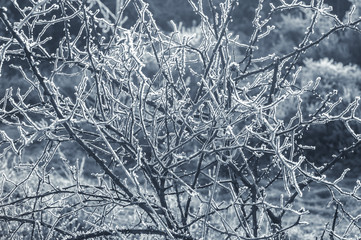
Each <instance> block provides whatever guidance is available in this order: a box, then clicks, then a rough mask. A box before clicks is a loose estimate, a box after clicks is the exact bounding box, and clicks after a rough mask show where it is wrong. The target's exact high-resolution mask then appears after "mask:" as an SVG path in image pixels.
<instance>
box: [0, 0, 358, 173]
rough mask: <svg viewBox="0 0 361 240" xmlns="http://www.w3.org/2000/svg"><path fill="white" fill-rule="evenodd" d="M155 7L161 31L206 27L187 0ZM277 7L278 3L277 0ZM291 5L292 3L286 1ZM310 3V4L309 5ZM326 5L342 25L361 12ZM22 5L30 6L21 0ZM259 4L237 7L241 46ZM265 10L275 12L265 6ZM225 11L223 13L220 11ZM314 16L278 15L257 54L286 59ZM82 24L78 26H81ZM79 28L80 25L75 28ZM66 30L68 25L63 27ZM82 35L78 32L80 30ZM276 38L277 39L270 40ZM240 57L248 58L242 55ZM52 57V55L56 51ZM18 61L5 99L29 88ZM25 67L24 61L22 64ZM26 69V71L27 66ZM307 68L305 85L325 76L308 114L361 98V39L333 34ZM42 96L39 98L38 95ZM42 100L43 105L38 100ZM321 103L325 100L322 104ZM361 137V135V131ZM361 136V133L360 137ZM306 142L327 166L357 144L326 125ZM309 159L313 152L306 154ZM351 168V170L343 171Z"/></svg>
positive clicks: (2, 85)
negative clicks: (329, 97) (330, 99)
mask: <svg viewBox="0 0 361 240" xmlns="http://www.w3.org/2000/svg"><path fill="white" fill-rule="evenodd" d="M145 1H146V2H148V3H149V8H150V10H151V11H152V13H153V15H154V19H155V20H156V22H157V24H158V27H159V28H160V29H161V30H163V31H166V32H171V31H173V27H172V24H171V23H170V21H173V22H174V23H175V24H176V25H177V26H182V28H183V30H184V31H187V32H188V33H189V34H192V33H196V31H197V29H198V30H199V28H198V26H199V24H200V21H201V19H200V17H199V16H198V15H197V14H196V13H195V12H194V11H193V10H192V7H191V6H190V4H189V3H188V1H186V0H145ZM102 2H103V3H104V4H105V5H106V6H108V7H109V9H111V10H114V11H116V7H117V6H116V5H115V2H116V1H113V0H103V1H102ZM213 2H214V3H215V5H218V3H219V0H213ZM272 2H274V4H275V5H277V2H278V0H273V1H272ZM286 2H289V1H286ZM305 2H306V3H309V2H310V0H306V1H305ZM324 2H325V4H327V5H329V6H332V8H333V10H332V12H333V13H335V14H336V15H337V16H338V18H339V19H340V20H342V21H343V20H345V21H347V18H348V16H349V15H348V14H349V11H350V9H351V6H352V5H353V4H354V5H356V6H357V11H361V10H360V9H361V1H360V0H325V1H324ZM19 4H26V1H19ZM257 4H258V1H255V0H242V1H240V4H239V5H238V6H237V7H236V10H235V13H234V15H233V21H232V22H231V24H230V25H229V29H230V30H231V31H232V32H233V33H234V35H239V38H240V39H241V42H244V43H248V42H249V39H250V36H251V34H252V29H253V28H252V19H253V17H254V14H255V9H256V7H257ZM2 5H3V6H7V7H8V8H9V12H11V14H9V17H10V18H11V19H10V20H11V22H16V21H17V19H20V18H21V16H20V15H19V14H18V12H17V10H16V9H14V8H12V7H11V5H12V4H11V2H10V1H9V2H5V1H3V2H2ZM264 7H265V8H267V7H269V6H268V4H265V6H264ZM203 8H204V11H205V12H206V13H208V16H211V13H210V11H211V10H210V7H209V4H208V0H203ZM216 11H218V12H219V11H220V9H218V8H217V9H216ZM310 14H311V13H310V12H307V11H306V10H301V9H297V10H295V11H285V12H284V13H281V14H278V15H276V16H275V17H274V18H273V19H272V21H273V24H274V25H275V27H276V28H275V30H274V31H273V32H272V33H271V37H268V38H267V40H266V41H265V42H262V41H260V42H259V43H258V44H259V45H262V46H263V47H262V48H260V50H259V51H258V52H257V53H255V54H256V56H266V55H267V54H272V53H276V54H277V55H283V54H287V53H289V52H291V51H292V50H293V47H294V46H297V45H298V44H299V43H300V42H301V41H302V38H303V36H304V33H305V31H306V28H307V26H308V25H309V21H310ZM354 15H355V16H360V15H361V13H360V12H358V13H355V14H354ZM124 16H126V18H127V20H126V21H125V22H124V23H123V27H125V28H129V27H131V26H132V25H133V24H134V21H135V20H136V19H137V13H136V10H135V9H134V7H132V6H130V7H128V8H126V10H125V12H124ZM333 21H334V20H333V19H332V18H320V19H319V22H318V23H317V25H316V28H315V34H314V36H315V38H316V37H317V36H319V35H320V34H322V33H325V32H327V31H328V30H329V29H330V28H331V26H332V25H333ZM75 24H76V23H75ZM78 24H81V23H80V22H79V23H78ZM72 26H74V23H72ZM59 27H62V26H59ZM55 29H57V28H56V27H53V28H51V29H49V31H54V32H51V33H49V35H51V36H52V37H53V39H52V40H51V41H48V42H47V43H46V45H45V46H46V48H47V49H56V48H57V47H56V46H58V44H59V41H60V40H61V39H62V38H63V37H64V32H63V31H56V32H55ZM75 31H77V30H75ZM0 35H1V36H7V35H8V34H7V33H6V32H5V29H0ZM270 39H271V40H270ZM239 51H240V52H239V53H236V54H239V55H240V56H242V55H244V53H243V52H241V50H239ZM50 52H51V51H50ZM13 61H21V60H19V59H17V60H10V61H9V62H7V63H5V66H4V71H3V76H2V78H3V79H7V80H6V81H4V80H1V81H0V94H1V95H2V96H3V95H4V94H5V91H6V90H5V89H7V88H9V87H10V86H12V88H13V89H14V90H15V91H16V89H17V88H24V80H23V79H21V78H20V75H19V73H18V72H17V71H15V70H14V69H11V68H9V65H10V64H11V63H14V62H13ZM16 63H17V64H22V63H21V62H20V63H19V62H16ZM23 66H26V64H25V62H24V63H23ZM298 66H302V67H303V70H302V71H301V73H300V75H299V76H298V81H299V82H300V84H307V83H308V81H310V80H315V79H316V78H317V77H321V81H320V85H319V88H318V95H315V94H309V95H307V96H305V99H304V106H303V107H304V108H305V109H306V111H308V112H313V111H314V109H316V108H317V107H318V106H317V104H319V103H317V102H316V100H317V98H320V97H324V96H326V94H328V93H329V92H330V91H333V90H334V89H335V90H337V91H338V95H337V96H334V97H335V98H339V97H342V99H343V104H344V106H345V105H346V104H348V103H350V102H352V101H353V100H354V98H355V97H356V96H360V95H361V94H360V91H361V68H360V67H361V37H360V34H357V33H356V32H353V31H351V30H349V31H339V32H337V33H336V34H333V35H332V36H330V37H329V38H328V39H326V40H324V41H322V43H321V44H320V45H319V46H318V47H317V48H313V49H311V51H309V52H307V54H305V56H304V57H303V58H300V59H299V61H298V62H297V67H298ZM147 68H148V69H145V71H146V72H148V73H149V74H151V73H154V72H156V71H157V65H156V64H149V65H148V66H147ZM25 85H26V84H25ZM66 85H67V83H66V81H65V80H64V83H63V86H64V87H63V91H64V92H65V93H67V91H68V90H67V87H66ZM22 91H25V90H22ZM72 92H73V89H71V90H69V94H70V93H72ZM34 97H36V96H34ZM35 101H37V100H35ZM318 102H319V101H318ZM280 111H282V113H281V114H283V115H284V116H285V117H287V116H291V115H292V113H293V112H294V111H295V106H294V107H292V106H284V108H283V109H280ZM360 132H361V131H360ZM358 133H359V132H358ZM303 141H304V143H307V144H309V145H315V146H316V151H310V153H309V154H312V159H313V160H315V161H317V162H319V163H322V162H323V161H326V159H327V158H328V157H330V156H331V155H332V154H336V153H337V152H334V151H333V150H334V149H339V148H340V147H346V146H347V145H349V144H350V141H352V138H351V136H348V135H347V131H346V130H345V128H344V126H343V124H342V123H340V122H336V123H330V124H326V125H325V126H322V127H321V126H320V127H317V128H315V127H314V128H310V129H308V131H307V133H306V137H304V140H303ZM306 154H307V153H306ZM356 157H357V153H355V156H354V157H351V158H350V159H349V160H347V161H346V162H344V163H343V164H345V165H346V167H348V166H349V167H355V166H358V167H360V166H361V164H360V163H359V162H360V161H356ZM342 167H345V166H342Z"/></svg>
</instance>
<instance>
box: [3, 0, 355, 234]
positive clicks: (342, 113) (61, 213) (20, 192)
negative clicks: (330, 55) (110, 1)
mask: <svg viewBox="0 0 361 240" xmlns="http://www.w3.org/2000/svg"><path fill="white" fill-rule="evenodd" d="M205 3H207V4H205ZM247 3H250V2H249V1H247ZM253 3H254V2H253ZM256 3H257V7H256V9H254V14H253V16H254V18H252V19H248V18H246V19H245V20H249V22H248V23H247V24H245V25H244V26H252V27H251V29H248V31H245V32H244V33H243V36H242V37H241V38H239V37H237V36H236V34H237V33H234V32H231V31H230V30H229V29H230V27H229V25H230V24H231V22H232V20H233V17H235V18H236V17H237V16H234V15H235V14H236V12H235V11H236V9H237V7H238V5H239V4H242V1H238V0H224V1H220V0H217V1H215V0H207V1H192V0H188V1H187V4H189V8H191V9H192V12H189V13H188V12H187V14H190V15H192V17H195V18H198V19H200V22H199V25H197V27H195V26H194V28H193V29H191V30H189V29H182V28H181V27H180V26H179V24H178V23H175V24H173V25H172V23H170V26H172V27H173V28H172V29H171V30H170V32H169V31H167V32H165V31H163V30H161V28H159V27H158V24H157V21H156V20H155V19H154V17H153V14H152V11H151V9H154V8H153V6H151V4H152V1H149V2H148V3H147V2H145V1H143V0H117V1H115V2H114V4H115V6H116V8H115V9H116V10H115V11H114V9H109V8H108V5H106V4H104V3H103V2H102V1H100V0H87V1H85V0H72V1H56V0H54V1H52V0H49V1H27V2H25V1H16V0H13V1H11V4H10V5H11V6H12V7H9V9H5V8H3V7H1V8H0V20H1V26H2V29H5V33H4V34H3V36H1V37H0V56H1V58H0V64H1V69H0V71H1V73H4V72H7V71H9V70H8V68H7V66H8V65H9V66H10V65H11V67H12V69H15V70H16V71H17V72H18V73H19V76H20V77H19V81H23V82H24V83H27V85H25V84H24V85H21V84H18V87H19V91H18V90H15V89H14V88H13V89H12V90H11V88H9V90H6V94H4V95H2V96H1V100H0V120H1V125H0V137H1V142H0V159H1V161H2V163H3V164H2V166H6V167H4V168H3V169H1V171H2V172H1V173H2V175H1V179H0V182H1V191H0V206H1V210H2V211H1V213H0V228H1V229H0V230H1V234H2V236H3V237H5V238H19V239H21V238H25V237H29V238H32V239H91V238H95V239H97V238H98V239H120V238H124V239H139V238H156V237H157V238H159V237H160V238H163V239H217V238H219V239H287V238H288V237H287V234H288V232H289V231H290V230H292V229H296V230H299V231H302V230H303V228H304V227H305V226H304V219H307V217H309V216H308V215H311V217H310V218H309V219H310V221H311V222H312V221H315V219H317V218H316V217H314V216H313V214H314V212H312V211H307V210H309V209H304V208H302V206H300V202H301V203H302V201H300V198H302V197H303V196H304V195H307V194H313V192H311V191H312V189H313V187H314V186H317V187H318V188H317V189H320V188H321V189H322V190H324V191H327V192H328V193H329V194H328V195H327V197H328V203H329V204H328V206H330V208H329V209H326V208H325V209H326V210H325V211H327V210H328V213H330V212H331V214H329V215H330V216H331V217H330V218H331V219H330V220H329V221H330V223H331V224H326V222H325V223H324V227H323V232H322V231H320V232H315V236H317V237H318V236H320V237H321V238H322V237H323V236H324V234H325V232H326V233H327V234H328V235H329V236H330V237H331V238H343V239H345V238H353V237H355V236H356V235H360V226H359V218H360V215H358V213H357V211H355V210H354V209H353V208H350V205H351V204H352V203H355V202H358V201H359V200H360V194H359V188H360V186H361V184H360V182H359V181H357V182H356V184H355V187H354V189H353V190H350V189H348V188H343V187H342V184H343V179H344V178H345V175H346V173H347V171H348V170H347V169H346V170H345V171H342V172H339V173H337V174H336V175H332V174H331V173H332V172H331V173H330V170H331V168H332V167H334V166H335V165H336V164H337V163H341V164H342V163H344V159H345V158H347V157H348V155H349V154H350V153H351V152H352V151H355V150H357V149H358V148H359V145H361V137H360V135H359V134H358V132H357V129H358V127H359V125H360V124H361V119H360V116H359V111H358V104H359V97H358V96H356V93H354V92H353V91H354V90H352V91H349V90H347V89H344V88H343V87H342V86H339V85H337V84H336V83H332V81H335V80H336V79H337V78H338V75H337V74H341V75H342V76H345V79H346V80H347V81H349V83H348V84H349V85H352V84H356V82H357V81H356V78H357V71H359V70H358V69H357V68H356V67H354V66H342V65H340V64H337V63H334V62H332V61H330V60H321V61H319V62H317V61H316V62H311V61H312V60H307V61H305V64H306V68H312V67H313V65H317V64H319V66H318V67H319V68H318V69H317V71H318V70H319V69H323V68H324V69H328V70H327V71H331V70H332V71H336V72H332V73H330V75H327V76H328V78H329V82H323V80H322V79H321V81H322V82H319V81H318V80H317V79H318V78H317V77H318V76H315V75H312V74H311V73H312V72H311V73H307V72H306V73H304V72H302V71H301V68H300V67H299V63H300V62H301V60H302V59H304V58H305V54H306V53H305V52H306V51H307V52H312V51H313V50H314V49H317V44H319V43H321V42H323V41H325V39H326V38H327V36H333V35H334V34H336V33H337V32H338V31H341V30H343V29H345V31H346V30H357V31H356V32H359V30H360V29H359V27H358V24H359V23H360V22H361V19H359V16H357V17H356V18H352V21H350V22H347V21H346V22H341V21H336V22H332V24H331V25H330V27H329V28H328V27H327V28H325V32H324V33H322V32H317V31H316V29H317V28H318V26H319V25H318V24H319V21H316V20H317V19H323V18H327V19H328V18H332V19H336V16H335V15H333V14H332V13H331V9H329V8H328V7H327V6H326V5H323V1H311V2H310V3H303V2H301V1H297V0H295V1H292V3H291V1H287V2H286V1H261V0H260V1H258V2H256ZM182 4H184V3H182ZM109 6H110V5H109ZM13 11H17V12H18V13H19V18H11V17H9V16H11V15H12V14H13ZM295 11H296V12H298V11H301V12H306V11H308V12H309V15H305V17H304V19H305V21H304V22H305V26H304V30H302V32H301V33H299V34H298V37H300V38H302V39H301V40H300V41H301V42H297V43H296V42H292V44H293V45H294V46H292V47H291V46H290V48H287V49H284V50H282V51H281V50H279V51H278V50H277V51H273V52H269V51H270V48H269V46H270V45H271V43H269V42H270V41H271V42H272V41H273V40H274V39H275V38H274V36H273V35H272V34H273V32H274V31H276V29H277V28H276V26H275V25H274V22H273V21H274V20H272V19H279V18H281V17H282V15H283V14H285V15H284V16H291V15H287V14H288V13H292V14H293V13H294V12H295ZM131 12H132V13H135V14H136V17H135V18H134V17H132V18H128V16H127V13H131ZM238 17H239V16H238ZM306 20H307V21H306ZM336 20H337V19H336ZM233 24H234V23H233ZM299 25H300V24H299ZM306 25H307V26H306ZM297 29H301V27H300V28H297ZM288 30H290V29H288ZM300 31H301V30H300ZM188 32H190V34H195V36H194V38H193V39H192V38H190V37H189V35H188ZM54 33H57V34H54ZM245 39H247V40H246V41H245ZM55 40H56V41H55ZM51 41H53V42H52V44H50V42H51ZM54 41H55V44H54ZM265 43H268V44H265ZM292 44H291V45H292ZM267 51H268V52H267ZM9 57H12V58H13V59H9ZM308 64H310V66H308ZM352 71H354V72H352ZM313 72H316V69H314V71H313ZM339 72H340V73H339ZM326 73H328V72H325V73H324V75H326ZM307 74H310V75H307ZM332 74H333V75H332ZM4 79H6V74H4V75H2V79H1V81H3V80H4ZM327 84H328V85H327ZM13 86H14V85H13ZM321 86H323V87H324V89H326V88H327V87H329V90H330V91H331V90H332V91H331V93H327V92H326V93H324V92H322V91H323V90H322V89H323V88H322V87H321ZM352 86H353V85H352ZM20 88H21V89H20ZM334 88H338V89H339V90H340V93H339V94H340V95H339V96H345V98H346V99H347V101H345V102H339V101H338V99H337V96H336V95H337V93H336V91H334V90H335V89H334ZM327 91H328V89H327ZM310 93H312V94H317V96H318V97H317V98H315V99H313V95H310ZM285 109H286V110H285ZM286 111H287V113H288V115H287V114H285V112H286ZM334 122H342V124H343V126H344V127H345V129H346V131H347V133H348V134H349V135H350V136H351V137H350V141H349V142H348V145H347V146H345V147H343V148H342V149H338V150H339V151H338V152H337V154H335V155H333V156H330V157H329V158H328V159H326V160H325V162H324V164H322V165H319V164H317V159H314V155H308V154H306V152H307V151H311V150H312V149H313V148H314V146H309V145H307V144H304V142H305V140H307V139H305V138H307V137H306V135H305V133H307V131H308V130H309V129H311V128H312V127H315V126H324V125H327V124H329V123H334ZM10 162H11V163H10ZM20 170H21V171H20ZM311 184H313V185H311ZM280 188H281V194H275V191H276V190H277V189H278V190H279V189H280ZM306 189H310V192H311V193H309V192H308V191H305V190H306ZM314 196H316V195H314ZM345 199H346V200H347V201H345ZM325 205H327V203H325ZM322 207H324V206H322ZM340 215H342V217H340ZM317 221H318V220H317ZM327 221H328V220H327ZM312 223H315V222H312ZM336 223H337V224H336ZM345 229H346V230H345ZM25 234H27V235H25ZM301 237H302V236H301Z"/></svg>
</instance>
